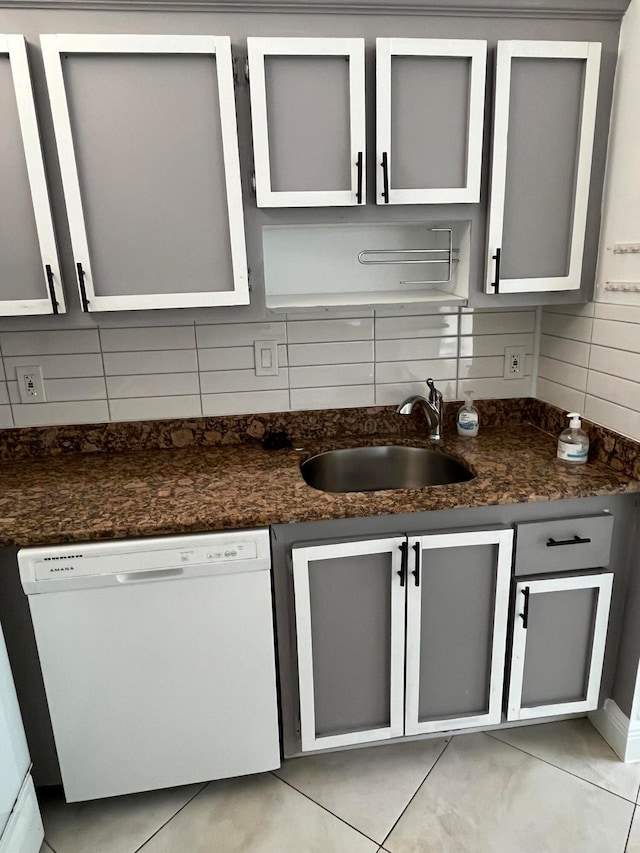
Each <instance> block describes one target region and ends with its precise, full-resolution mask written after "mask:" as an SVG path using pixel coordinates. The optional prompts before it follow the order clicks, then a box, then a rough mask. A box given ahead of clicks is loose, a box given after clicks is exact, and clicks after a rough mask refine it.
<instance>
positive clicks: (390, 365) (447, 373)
mask: <svg viewBox="0 0 640 853" xmlns="http://www.w3.org/2000/svg"><path fill="white" fill-rule="evenodd" d="M428 378H431V379H435V380H440V381H442V380H443V379H455V378H456V360H455V359H454V358H439V359H435V360H433V361H383V362H378V363H377V364H376V382H380V383H383V384H388V383H390V382H394V383H395V382H419V381H420V380H422V382H425V381H426V380H427V379H428Z"/></svg>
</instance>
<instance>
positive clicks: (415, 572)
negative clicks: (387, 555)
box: [411, 542, 420, 586]
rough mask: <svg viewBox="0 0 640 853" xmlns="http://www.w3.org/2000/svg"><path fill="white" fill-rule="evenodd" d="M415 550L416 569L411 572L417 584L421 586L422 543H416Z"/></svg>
mask: <svg viewBox="0 0 640 853" xmlns="http://www.w3.org/2000/svg"><path fill="white" fill-rule="evenodd" d="M413 550H414V551H415V553H416V562H415V569H414V570H413V571H412V572H411V574H412V575H413V577H414V578H415V581H416V586H420V543H419V542H416V543H414V546H413Z"/></svg>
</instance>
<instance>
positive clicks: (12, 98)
mask: <svg viewBox="0 0 640 853" xmlns="http://www.w3.org/2000/svg"><path fill="white" fill-rule="evenodd" d="M0 115H2V134H1V137H0V186H1V187H2V189H1V191H0V315H2V316H12V315H18V314H57V313H58V312H63V311H64V310H65V303H64V295H63V292H62V282H61V280H60V264H59V261H58V252H57V248H56V240H55V235H54V231H53V221H52V218H51V207H50V204H49V193H48V190H47V183H46V178H45V170H44V162H43V158H42V148H41V145H40V134H39V131H38V123H37V119H36V111H35V105H34V100H33V90H32V86H31V75H30V73H29V64H28V60H27V51H26V46H25V42H24V39H23V37H22V36H20V35H0Z"/></svg>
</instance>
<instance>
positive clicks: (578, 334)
mask: <svg viewBox="0 0 640 853" xmlns="http://www.w3.org/2000/svg"><path fill="white" fill-rule="evenodd" d="M541 328H542V334H543V335H554V336H555V337H557V338H569V339H570V340H572V341H584V342H585V343H590V341H591V332H592V329H593V320H592V319H591V317H572V316H570V315H568V314H550V313H549V312H547V311H543V312H542V326H541Z"/></svg>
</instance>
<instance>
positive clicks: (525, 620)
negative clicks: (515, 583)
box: [518, 586, 529, 630]
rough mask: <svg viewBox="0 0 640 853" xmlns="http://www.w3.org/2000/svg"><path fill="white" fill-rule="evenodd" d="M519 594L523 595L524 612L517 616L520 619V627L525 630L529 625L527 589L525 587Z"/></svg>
mask: <svg viewBox="0 0 640 853" xmlns="http://www.w3.org/2000/svg"><path fill="white" fill-rule="evenodd" d="M520 592H521V593H522V594H523V595H524V610H523V612H522V613H519V614H518V616H519V617H520V618H521V619H522V627H523V628H524V629H525V630H526V629H527V625H528V623H529V587H528V586H525V588H524V589H521V590H520Z"/></svg>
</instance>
